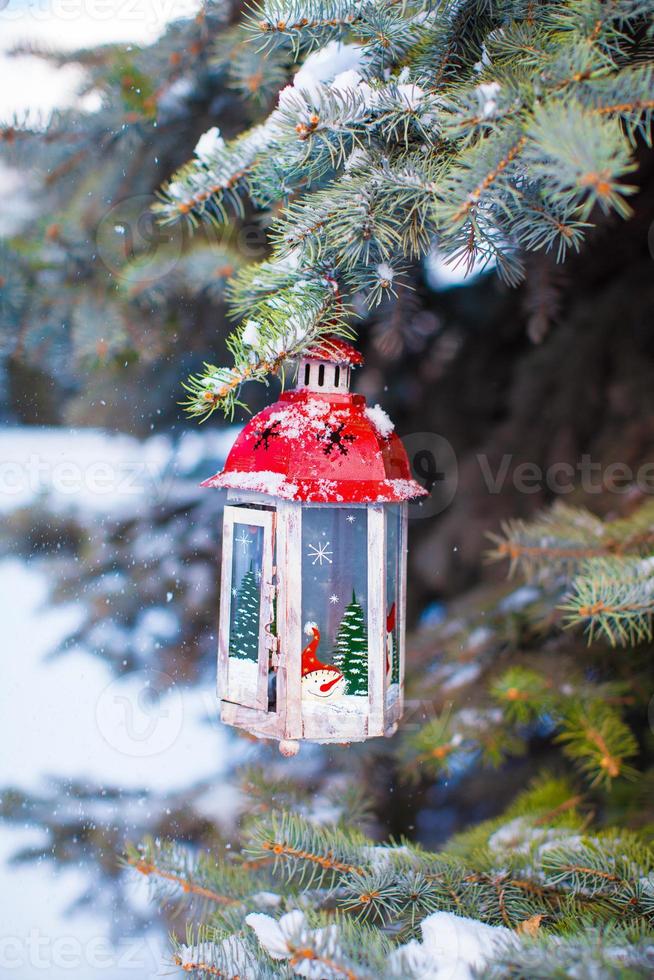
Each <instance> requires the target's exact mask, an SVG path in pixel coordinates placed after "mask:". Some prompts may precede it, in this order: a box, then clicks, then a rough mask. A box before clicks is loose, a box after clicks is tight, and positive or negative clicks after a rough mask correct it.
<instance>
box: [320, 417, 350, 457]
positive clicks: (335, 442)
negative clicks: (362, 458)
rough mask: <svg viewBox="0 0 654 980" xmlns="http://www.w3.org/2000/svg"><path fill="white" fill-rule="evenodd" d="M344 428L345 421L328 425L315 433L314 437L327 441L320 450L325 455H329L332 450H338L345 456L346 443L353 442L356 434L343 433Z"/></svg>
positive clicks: (346, 450) (346, 452) (346, 451)
mask: <svg viewBox="0 0 654 980" xmlns="http://www.w3.org/2000/svg"><path fill="white" fill-rule="evenodd" d="M344 428H345V422H341V423H340V424H339V425H328V426H326V427H325V428H324V429H323V430H322V432H318V433H316V438H318V439H319V440H321V441H322V442H326V443H327V445H326V446H323V450H322V451H323V452H324V454H325V456H330V455H331V453H332V452H339V453H340V454H341V456H347V454H348V452H349V447H348V443H350V442H355V441H356V436H345V435H343V429H344Z"/></svg>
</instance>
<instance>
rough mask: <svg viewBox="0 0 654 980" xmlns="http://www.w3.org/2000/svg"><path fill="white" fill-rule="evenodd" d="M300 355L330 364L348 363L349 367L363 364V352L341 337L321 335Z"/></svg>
mask: <svg viewBox="0 0 654 980" xmlns="http://www.w3.org/2000/svg"><path fill="white" fill-rule="evenodd" d="M302 357H303V358H310V359H311V360H312V361H327V362H329V363H330V364H349V365H350V366H351V367H358V366H359V365H361V364H363V354H362V353H361V352H360V351H358V350H357V349H356V347H353V346H352V344H348V342H347V340H342V339H341V337H323V338H322V339H321V340H317V341H316V342H315V344H312V345H311V347H309V348H308V350H306V351H305V352H304V354H303V355H302Z"/></svg>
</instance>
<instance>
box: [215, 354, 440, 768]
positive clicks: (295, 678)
mask: <svg viewBox="0 0 654 980" xmlns="http://www.w3.org/2000/svg"><path fill="white" fill-rule="evenodd" d="M361 363H362V357H361V355H360V354H359V352H358V351H356V350H355V348H353V347H352V346H351V345H350V344H348V343H346V342H345V341H343V340H341V339H339V338H329V339H325V340H322V341H320V342H319V343H318V344H316V345H315V346H314V347H312V348H311V349H310V350H309V351H308V352H307V353H306V355H305V356H304V357H303V359H302V360H301V362H300V364H299V368H298V384H297V387H296V388H295V389H294V390H292V391H286V392H284V393H283V394H282V395H281V397H280V399H279V401H278V402H276V403H275V404H274V405H271V406H269V407H268V408H265V409H264V410H263V411H262V412H259V414H258V415H256V416H254V418H252V419H251V420H250V421H249V422H248V424H247V425H246V426H245V427H244V429H243V430H242V431H241V433H240V434H239V436H238V438H237V439H236V442H235V443H234V446H233V448H232V450H231V452H230V453H229V456H228V458H227V462H226V464H225V468H224V469H223V470H222V472H220V473H218V474H216V475H215V476H213V477H211V478H210V479H209V480H206V481H205V483H204V484H203V486H208V487H223V488H226V489H228V490H229V495H228V504H227V505H226V506H225V511H224V523H223V559H222V582H221V597H220V624H219V639H218V696H219V698H220V701H221V717H222V720H223V721H224V722H226V723H227V724H230V725H235V726H237V727H240V728H244V729H246V730H247V731H249V732H251V733H252V734H253V735H255V736H257V737H261V738H274V739H277V740H279V743H280V751H281V752H282V753H283V754H285V755H294V754H295V753H296V752H297V751H298V749H299V741H300V740H301V739H305V740H309V741H314V742H351V741H361V740H363V739H367V738H371V737H374V736H379V735H392V734H393V733H394V732H395V730H396V728H397V723H398V721H399V719H400V717H401V714H402V701H403V678H404V610H405V605H406V523H407V501H408V500H410V499H412V498H414V497H418V496H421V495H423V494H424V493H425V491H424V490H423V488H422V487H421V486H420V485H419V484H418V483H416V482H415V481H414V480H413V479H412V478H411V472H410V469H409V464H408V460H407V457H406V453H405V451H404V447H403V445H402V443H401V441H400V439H399V437H398V436H397V434H396V433H395V431H394V427H393V424H392V422H391V421H390V419H389V418H388V416H387V415H386V414H385V412H384V411H383V410H382V409H381V408H380V407H379V406H375V407H374V408H368V407H366V402H365V398H363V397H362V396H361V395H356V394H351V393H350V390H349V384H350V372H351V369H352V368H353V367H356V366H357V365H359V364H361Z"/></svg>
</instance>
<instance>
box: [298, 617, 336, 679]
mask: <svg viewBox="0 0 654 980" xmlns="http://www.w3.org/2000/svg"><path fill="white" fill-rule="evenodd" d="M304 632H305V633H306V635H307V636H310V637H311V640H310V641H309V643H307V645H306V646H305V648H304V650H303V651H302V682H303V685H304V686H305V687H307V686H308V685H309V684H312V685H313V686H314V690H313V691H312V693H313V694H314V695H316V696H317V697H330V696H333V695H334V694H337V693H339V691H342V689H343V688H344V686H345V678H344V676H343V673H342V671H340V670H339V669H338V667H334V665H333V664H325V663H323V662H322V661H321V660H318V658H317V656H316V651H317V649H318V646H319V644H320V630H319V629H318V626H317V624H316V623H307V624H306V625H305V627H304ZM337 685H338V686H337Z"/></svg>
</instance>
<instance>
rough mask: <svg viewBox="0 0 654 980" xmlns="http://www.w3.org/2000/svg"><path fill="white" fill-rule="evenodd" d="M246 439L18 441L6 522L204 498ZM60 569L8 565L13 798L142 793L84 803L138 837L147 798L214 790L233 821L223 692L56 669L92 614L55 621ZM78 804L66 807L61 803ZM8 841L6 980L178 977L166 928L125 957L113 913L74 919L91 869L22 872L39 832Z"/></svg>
mask: <svg viewBox="0 0 654 980" xmlns="http://www.w3.org/2000/svg"><path fill="white" fill-rule="evenodd" d="M233 438H234V431H233V430H231V431H230V430H217V431H215V432H209V431H207V432H204V433H202V434H200V433H196V432H189V433H188V434H186V435H184V436H183V437H182V438H181V440H179V441H178V442H177V443H176V444H175V445H173V443H172V442H171V440H169V439H168V438H166V437H162V436H156V437H152V438H151V439H148V440H146V441H145V442H139V441H138V440H136V439H133V438H131V437H129V436H124V435H113V434H108V433H103V432H100V431H94V430H60V429H41V428H36V427H34V428H31V427H30V428H15V429H5V430H4V431H2V432H0V512H4V513H5V514H6V513H9V512H11V511H12V510H15V509H16V508H19V507H27V508H29V507H30V506H34V505H38V506H39V507H41V506H43V505H45V506H47V507H49V508H50V509H52V510H53V511H59V510H61V509H63V510H66V511H68V510H72V511H74V513H75V515H76V516H77V517H78V518H79V519H80V520H81V521H82V523H84V521H97V520H102V519H105V518H106V519H113V518H114V517H116V516H121V517H122V516H126V515H131V514H135V513H138V511H139V508H142V507H143V503H144V500H145V499H146V497H148V499H149V496H150V495H152V494H157V493H158V494H165V493H182V492H186V493H189V492H190V493H193V492H195V488H196V485H197V483H198V482H199V478H200V476H201V475H203V474H202V473H201V472H198V470H202V468H203V466H206V465H207V464H206V459H207V457H209V458H210V459H211V464H210V465H211V466H213V465H214V463H215V465H220V464H221V463H222V461H223V460H224V458H225V454H226V452H227V450H228V448H229V446H230V445H231V443H232V441H233ZM203 461H205V462H203ZM103 467H104V468H103ZM98 481H99V482H98ZM197 492H198V493H209V492H210V491H202V490H199V489H198V490H197ZM47 569H48V565H47V561H43V560H39V561H36V560H33V561H29V560H27V561H25V560H21V559H18V558H15V557H2V558H0V621H1V622H2V627H3V656H2V665H3V666H2V674H1V675H0V746H1V747H2V750H1V752H0V787H1V786H14V787H16V788H17V789H19V790H24V791H27V792H35V793H38V792H39V791H44V792H47V791H48V789H49V786H50V782H51V778H52V777H54V778H55V779H58V780H61V781H62V782H64V783H65V782H66V781H68V780H73V779H74V780H77V781H82V782H83V781H84V780H88V781H89V783H90V784H91V785H101V786H102V785H106V786H107V787H111V788H123V789H125V790H129V791H132V792H136V794H137V795H136V797H135V798H134V799H132V800H130V799H127V800H126V801H125V803H124V804H123V803H119V804H116V803H111V801H108V802H107V801H105V803H103V801H102V800H98V801H97V802H94V801H93V800H89V801H87V802H86V803H84V804H83V805H84V806H85V808H86V814H87V816H88V817H90V818H91V819H98V820H101V819H109V816H110V817H111V819H113V820H117V821H122V823H123V825H124V826H125V836H126V837H127V836H129V824H130V821H133V823H134V825H139V820H142V812H141V811H142V804H143V803H146V802H147V801H146V798H145V797H141V796H139V795H138V790H139V789H141V788H143V787H145V788H147V790H149V791H152V792H155V793H156V792H161V793H166V792H169V791H183V790H184V788H185V787H187V786H188V787H190V786H192V785H194V784H195V785H197V784H198V783H206V785H207V790H206V793H205V796H206V800H205V805H204V812H206V814H207V816H211V817H214V818H216V817H218V815H219V812H220V811H221V810H222V811H223V813H224V811H225V808H227V809H228V810H229V809H232V808H233V806H234V803H235V800H234V794H233V791H231V790H229V789H228V788H226V787H225V786H224V785H221V773H223V772H224V771H225V768H226V761H227V758H228V755H229V756H231V757H233V754H234V753H233V748H232V745H233V742H231V741H230V736H229V733H228V731H227V730H226V729H224V728H223V727H222V726H221V725H220V724H219V722H218V712H217V703H216V699H215V694H214V691H213V688H212V685H209V686H207V687H206V688H200V689H198V688H185V687H178V686H176V685H175V684H174V681H171V678H169V677H165V676H161V675H160V674H158V673H157V672H156V671H154V670H143V671H138V672H134V673H131V674H128V675H126V676H125V677H124V678H116V677H115V676H114V675H113V674H112V672H111V671H110V669H109V667H108V665H107V664H106V663H105V662H103V661H102V660H100V659H98V658H97V657H95V656H93V655H92V654H91V653H89V652H88V651H87V650H85V649H84V648H83V647H81V646H80V647H77V648H75V649H72V650H70V651H68V652H67V653H65V654H64V655H62V656H58V657H52V656H51V653H52V651H53V650H54V649H55V648H56V647H57V646H58V644H59V643H60V642H61V641H62V640H64V639H65V638H66V637H67V636H69V635H70V634H71V633H72V632H74V631H75V630H76V629H77V628H78V626H79V625H80V623H81V622H82V620H83V618H84V615H85V609H84V605H83V603H81V602H76V603H73V602H71V603H69V604H66V605H62V606H57V607H49V605H48V596H49V592H50V587H51V583H50V581H49V580H48V573H47ZM164 598H165V597H162V602H163V601H164ZM149 612H150V613H153V612H157V610H150V611H149ZM162 612H167V608H165V607H162V609H160V610H158V615H159V616H160V614H161V613H162ZM147 613H148V610H145V614H147ZM160 625H161V624H160ZM158 690H161V691H163V692H164V693H163V694H162V695H161V696H158V694H157V691H158ZM80 805H82V804H80V803H79V801H76V800H75V799H73V798H68V797H66V798H62V799H61V801H60V804H59V806H60V807H61V808H62V809H63V808H66V807H79V806H80ZM111 806H115V807H116V812H115V814H114V813H112V814H110V815H109V816H108V810H107V807H111ZM134 807H136V808H137V812H132V810H131V809H130V808H134ZM0 831H1V834H0V839H1V844H0V976H3V977H4V976H7V977H12V976H15V977H16V978H20V980H37V978H40V977H45V976H47V977H48V980H65V978H71V977H80V978H81V977H83V978H84V980H100V978H101V977H104V978H108V980H127V978H129V977H137V978H138V980H149V978H154V977H160V976H161V975H162V973H166V972H167V971H168V969H169V967H168V963H169V960H168V957H169V949H168V944H167V940H166V937H165V936H163V935H161V934H160V933H159V931H157V929H156V928H154V929H151V930H148V931H147V932H146V933H145V934H141V935H139V936H131V937H126V938H125V939H124V940H123V939H120V940H119V942H118V945H117V946H116V945H112V942H111V939H110V927H111V922H110V920H109V917H108V916H107V913H106V907H103V908H101V907H98V908H96V909H94V908H92V907H90V906H88V905H85V907H84V910H83V911H82V912H81V913H78V911H77V910H76V912H75V914H74V916H67V915H66V910H67V909H68V908H69V906H71V905H72V904H73V903H74V902H76V901H77V900H78V899H79V898H80V896H81V895H82V894H84V892H85V891H86V889H87V888H88V885H89V880H88V870H87V869H85V868H82V867H80V868H79V869H77V868H70V867H66V868H59V867H57V865H56V864H55V863H53V862H52V861H38V862H29V863H26V864H20V865H12V866H9V863H8V862H9V861H10V859H11V858H12V856H13V855H15V854H16V852H17V851H19V850H20V849H21V848H23V847H28V846H39V845H41V844H42V832H41V831H40V830H39V829H37V828H35V827H29V826H26V827H18V826H14V825H7V824H2V825H0ZM145 884H146V883H145V881H143V882H140V881H135V882H134V883H133V884H130V889H131V890H132V892H133V894H132V893H130V903H131V904H133V902H132V899H135V901H136V902H137V903H138V905H139V907H143V905H144V902H145V897H144V894H143V887H144V886H145ZM116 914H118V910H117V913H116ZM153 914H154V910H153Z"/></svg>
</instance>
